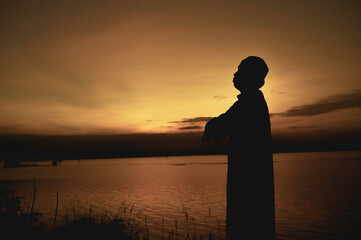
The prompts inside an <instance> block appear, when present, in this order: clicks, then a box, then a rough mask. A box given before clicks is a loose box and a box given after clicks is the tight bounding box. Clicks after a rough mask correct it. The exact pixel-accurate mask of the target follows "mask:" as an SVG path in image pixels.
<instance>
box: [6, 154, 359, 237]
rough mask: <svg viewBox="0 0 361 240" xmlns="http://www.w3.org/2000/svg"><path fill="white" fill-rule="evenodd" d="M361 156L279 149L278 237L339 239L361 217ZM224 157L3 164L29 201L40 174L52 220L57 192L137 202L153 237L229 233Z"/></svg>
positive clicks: (102, 203)
mask: <svg viewBox="0 0 361 240" xmlns="http://www.w3.org/2000/svg"><path fill="white" fill-rule="evenodd" d="M360 157H361V152H360V151H354V152H335V153H284V154H275V155H274V171H275V191H276V225H277V226H276V228H277V237H278V238H280V239H338V238H339V236H340V234H342V233H343V232H344V231H347V230H348V229H349V228H350V229H351V228H352V227H353V225H354V224H357V223H359V221H360V215H361V207H360V203H361V177H360V174H359V173H360V172H361V171H360V170H361V161H360ZM226 163H227V156H225V155H219V156H186V157H169V158H134V159H97V160H82V161H63V162H62V163H61V166H60V167H52V166H39V167H27V168H17V169H0V181H1V184H8V185H10V186H12V187H14V188H15V189H16V191H17V193H18V194H20V195H24V196H25V197H26V201H25V204H24V207H25V209H26V208H29V207H30V205H31V200H32V194H33V180H34V179H36V187H37V197H36V203H35V208H36V209H37V210H38V211H40V212H43V213H44V219H46V220H48V221H52V219H53V217H54V211H55V204H56V200H55V199H56V193H57V192H58V193H59V214H60V215H62V214H65V212H66V211H67V210H68V211H69V210H71V209H72V208H73V206H74V207H75V208H76V209H78V210H84V211H89V208H90V207H92V210H93V211H95V212H100V213H102V212H104V211H105V210H106V211H109V212H113V213H116V212H118V211H119V210H121V211H124V207H127V209H128V214H130V213H129V211H130V209H131V208H132V206H133V205H134V208H133V209H132V212H133V216H134V218H135V217H136V216H138V217H139V221H144V217H145V216H147V224H149V229H150V231H151V236H152V237H156V236H158V237H160V236H161V235H162V233H163V234H164V230H163V228H164V229H165V230H167V231H168V230H173V231H175V230H176V228H177V231H178V233H182V232H186V231H187V229H186V228H190V227H195V228H196V231H197V234H199V235H200V234H203V236H206V235H205V234H207V233H208V232H209V231H210V228H212V232H213V233H216V235H217V236H218V235H220V236H221V238H224V235H225V217H226V216H225V214H226V173H227V164H226ZM40 164H44V162H42V163H40ZM45 164H49V165H50V163H45ZM137 214H138V215H137ZM187 214H188V216H189V217H188V221H189V222H188V223H186V215H187ZM140 216H142V217H140ZM163 221H164V227H163V224H162V223H163ZM192 221H193V222H192ZM192 224H193V225H192ZM188 231H189V229H188Z"/></svg>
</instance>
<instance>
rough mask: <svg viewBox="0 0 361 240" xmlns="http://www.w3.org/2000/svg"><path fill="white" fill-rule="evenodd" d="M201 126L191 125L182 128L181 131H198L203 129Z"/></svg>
mask: <svg viewBox="0 0 361 240" xmlns="http://www.w3.org/2000/svg"><path fill="white" fill-rule="evenodd" d="M201 128H202V127H201V126H198V125H191V126H187V127H180V128H179V130H196V129H201Z"/></svg>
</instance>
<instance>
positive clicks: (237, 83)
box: [233, 63, 249, 91]
mask: <svg viewBox="0 0 361 240" xmlns="http://www.w3.org/2000/svg"><path fill="white" fill-rule="evenodd" d="M248 78H249V74H248V73H247V71H246V69H245V68H244V67H243V66H242V63H241V64H240V65H239V66H238V71H237V72H235V73H234V77H233V85H234V87H235V88H236V89H238V90H239V91H242V90H245V88H246V81H247V80H248Z"/></svg>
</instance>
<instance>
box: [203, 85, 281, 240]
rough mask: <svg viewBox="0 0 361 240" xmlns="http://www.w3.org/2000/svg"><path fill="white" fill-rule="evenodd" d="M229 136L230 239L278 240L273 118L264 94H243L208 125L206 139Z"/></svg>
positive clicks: (228, 220) (228, 235) (228, 197)
mask: <svg viewBox="0 0 361 240" xmlns="http://www.w3.org/2000/svg"><path fill="white" fill-rule="evenodd" d="M227 136H230V147H229V154H228V173H227V230H226V234H227V240H239V239H247V240H250V239H255V240H263V239H267V240H269V239H275V208H274V180H273V159H272V148H271V129H270V118H269V112H268V107H267V103H266V101H265V99H264V97H263V94H262V92H261V91H259V90H257V91H254V92H250V93H242V94H240V95H239V96H238V101H237V102H235V103H234V104H233V106H232V107H231V108H230V109H229V110H228V111H227V112H226V113H224V114H221V115H220V116H219V117H217V118H214V119H212V120H211V121H209V122H208V123H207V125H206V129H205V134H204V138H205V139H210V138H214V139H215V140H216V141H217V140H219V139H222V138H224V137H227Z"/></svg>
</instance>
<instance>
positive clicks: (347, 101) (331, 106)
mask: <svg viewBox="0 0 361 240" xmlns="http://www.w3.org/2000/svg"><path fill="white" fill-rule="evenodd" d="M360 107H361V89H359V90H357V91H355V92H352V93H347V94H338V95H333V96H329V97H327V98H325V99H322V100H320V101H317V102H315V103H313V104H308V105H300V106H296V107H293V108H291V109H289V110H287V111H286V112H283V113H273V114H271V116H275V115H280V116H286V117H296V116H303V117H308V116H315V115H319V114H323V113H329V112H333V111H336V110H341V109H346V108H360Z"/></svg>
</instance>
